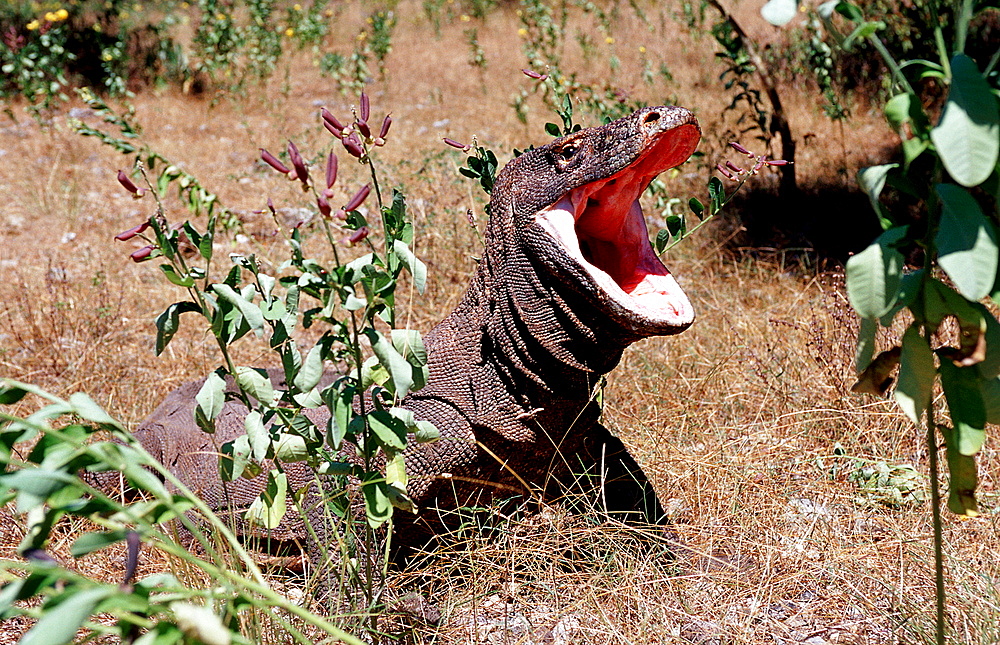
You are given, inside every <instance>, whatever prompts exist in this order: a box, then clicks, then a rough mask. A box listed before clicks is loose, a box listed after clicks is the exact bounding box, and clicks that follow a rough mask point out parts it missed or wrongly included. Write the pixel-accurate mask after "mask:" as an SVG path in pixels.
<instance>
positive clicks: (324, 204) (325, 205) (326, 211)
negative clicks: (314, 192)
mask: <svg viewBox="0 0 1000 645" xmlns="http://www.w3.org/2000/svg"><path fill="white" fill-rule="evenodd" d="M316 205H317V206H319V212H320V213H322V214H323V217H326V218H329V217H330V213H331V212H332V210H333V209H331V208H330V202H328V201H326V198H325V197H323V196H322V195H320V196H319V197H317V198H316Z"/></svg>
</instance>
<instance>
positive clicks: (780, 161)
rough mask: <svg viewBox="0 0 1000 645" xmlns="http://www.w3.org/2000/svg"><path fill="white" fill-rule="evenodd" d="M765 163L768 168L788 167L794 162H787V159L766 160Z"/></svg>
mask: <svg viewBox="0 0 1000 645" xmlns="http://www.w3.org/2000/svg"><path fill="white" fill-rule="evenodd" d="M764 163H765V164H767V165H768V166H787V165H788V164H790V163H792V162H791V161H786V160H785V159H765V160H764Z"/></svg>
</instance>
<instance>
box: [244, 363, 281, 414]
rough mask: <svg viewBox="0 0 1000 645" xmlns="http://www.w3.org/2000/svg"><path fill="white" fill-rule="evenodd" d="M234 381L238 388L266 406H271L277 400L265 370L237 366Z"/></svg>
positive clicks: (276, 394)
mask: <svg viewBox="0 0 1000 645" xmlns="http://www.w3.org/2000/svg"><path fill="white" fill-rule="evenodd" d="M236 383H237V384H238V385H239V386H240V389H242V390H243V391H244V392H246V393H247V394H249V395H250V396H252V397H253V398H255V399H257V400H258V401H260V402H261V404H263V405H265V406H267V407H272V406H274V405H275V404H276V403H277V402H278V396H279V395H278V393H277V392H275V390H274V386H273V385H272V384H271V379H270V378H268V376H267V372H266V371H265V370H259V369H254V368H252V367H242V366H241V367H237V368H236Z"/></svg>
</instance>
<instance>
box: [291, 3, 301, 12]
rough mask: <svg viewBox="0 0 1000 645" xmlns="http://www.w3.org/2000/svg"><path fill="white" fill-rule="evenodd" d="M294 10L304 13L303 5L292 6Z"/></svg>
mask: <svg viewBox="0 0 1000 645" xmlns="http://www.w3.org/2000/svg"><path fill="white" fill-rule="evenodd" d="M292 9H294V10H295V11H302V5H300V4H295V5H293V6H292Z"/></svg>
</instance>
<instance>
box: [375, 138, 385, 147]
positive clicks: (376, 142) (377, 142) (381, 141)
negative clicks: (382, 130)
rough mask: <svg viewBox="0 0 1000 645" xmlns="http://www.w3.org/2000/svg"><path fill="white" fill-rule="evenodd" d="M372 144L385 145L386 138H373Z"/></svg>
mask: <svg viewBox="0 0 1000 645" xmlns="http://www.w3.org/2000/svg"><path fill="white" fill-rule="evenodd" d="M372 144H373V145H375V146H377V147H382V146H384V145H385V139H383V138H382V137H375V138H374V139H372Z"/></svg>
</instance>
